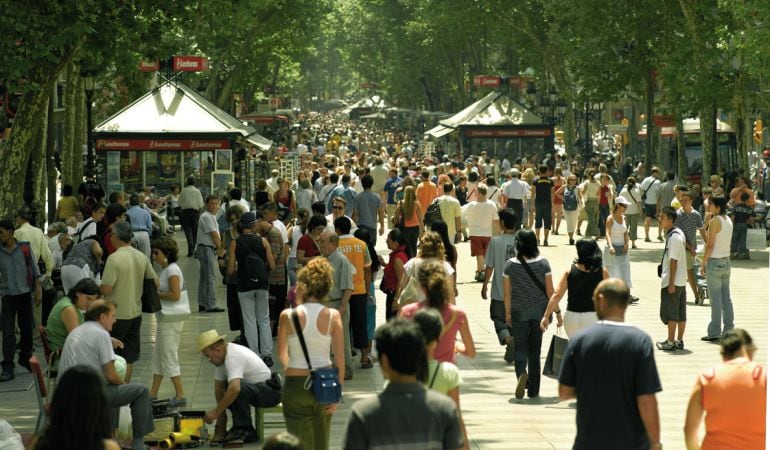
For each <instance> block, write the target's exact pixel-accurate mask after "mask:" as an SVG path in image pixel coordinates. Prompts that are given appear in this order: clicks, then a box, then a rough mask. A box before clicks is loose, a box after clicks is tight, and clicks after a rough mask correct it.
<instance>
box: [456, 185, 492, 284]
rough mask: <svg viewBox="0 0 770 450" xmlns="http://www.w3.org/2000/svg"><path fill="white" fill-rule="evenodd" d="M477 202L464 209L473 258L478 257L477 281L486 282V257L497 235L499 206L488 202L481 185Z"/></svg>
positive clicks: (468, 204) (463, 213)
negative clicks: (493, 238)
mask: <svg viewBox="0 0 770 450" xmlns="http://www.w3.org/2000/svg"><path fill="white" fill-rule="evenodd" d="M477 190H478V193H477V194H476V199H477V200H476V201H473V202H470V203H467V204H466V205H465V206H463V207H462V215H463V218H464V219H465V221H466V222H467V223H468V235H469V236H470V238H471V256H475V257H476V281H479V282H481V281H484V256H485V255H486V254H487V247H489V241H490V239H492V236H493V235H495V234H497V231H498V230H497V220H496V219H497V206H496V205H495V204H494V202H492V201H491V200H487V187H486V186H485V185H483V184H479V185H478V187H477Z"/></svg>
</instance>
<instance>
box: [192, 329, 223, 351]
mask: <svg viewBox="0 0 770 450" xmlns="http://www.w3.org/2000/svg"><path fill="white" fill-rule="evenodd" d="M226 337H227V335H225V334H219V333H217V330H209V331H204V332H203V333H201V334H200V335H198V351H199V352H202V351H203V350H204V349H205V348H206V347H208V346H209V345H212V344H214V343H216V342H219V341H223V340H225V338H226Z"/></svg>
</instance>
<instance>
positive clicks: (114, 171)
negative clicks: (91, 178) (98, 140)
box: [107, 152, 120, 183]
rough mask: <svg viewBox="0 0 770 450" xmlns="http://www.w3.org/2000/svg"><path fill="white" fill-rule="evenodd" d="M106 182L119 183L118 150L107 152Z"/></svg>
mask: <svg viewBox="0 0 770 450" xmlns="http://www.w3.org/2000/svg"><path fill="white" fill-rule="evenodd" d="M107 182H108V183H120V152H107Z"/></svg>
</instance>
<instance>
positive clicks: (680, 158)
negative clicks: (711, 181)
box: [674, 110, 687, 184]
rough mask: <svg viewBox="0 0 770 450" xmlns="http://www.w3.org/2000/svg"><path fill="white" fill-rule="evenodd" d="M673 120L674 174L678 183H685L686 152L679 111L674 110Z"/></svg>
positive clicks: (682, 124) (682, 123) (681, 117)
mask: <svg viewBox="0 0 770 450" xmlns="http://www.w3.org/2000/svg"><path fill="white" fill-rule="evenodd" d="M674 120H675V123H676V168H677V173H676V175H677V177H678V178H679V183H680V184H685V183H686V182H687V152H686V151H685V149H686V145H685V143H686V138H685V136H684V117H683V116H682V112H681V111H679V110H676V112H675V113H674Z"/></svg>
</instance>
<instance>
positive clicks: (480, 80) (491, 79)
mask: <svg viewBox="0 0 770 450" xmlns="http://www.w3.org/2000/svg"><path fill="white" fill-rule="evenodd" d="M473 85H474V86H476V87H487V88H499V87H500V77H496V76H486V75H475V76H474V77H473Z"/></svg>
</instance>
